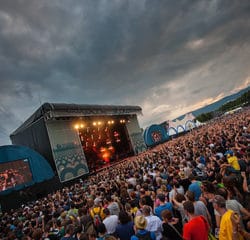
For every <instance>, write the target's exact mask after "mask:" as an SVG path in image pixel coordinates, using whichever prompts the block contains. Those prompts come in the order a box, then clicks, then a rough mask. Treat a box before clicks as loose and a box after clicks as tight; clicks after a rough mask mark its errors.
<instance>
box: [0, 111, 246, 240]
mask: <svg viewBox="0 0 250 240" xmlns="http://www.w3.org/2000/svg"><path fill="white" fill-rule="evenodd" d="M249 122H250V114H249V109H244V110H242V111H241V112H238V113H235V114H232V115H227V116H223V117H220V118H217V119H214V120H212V121H210V122H209V123H207V124H205V125H203V126H201V127H199V128H196V129H193V130H191V131H189V132H188V133H186V134H185V135H183V136H180V137H177V138H174V139H172V140H170V141H168V142H166V143H164V144H161V145H158V146H156V147H155V148H153V149H150V150H147V151H145V152H143V153H141V154H139V155H137V156H134V157H131V158H129V159H126V160H125V161H122V162H120V163H119V164H116V165H114V166H110V167H109V168H106V169H105V170H103V171H100V172H98V173H97V174H96V175H93V176H89V177H88V178H87V179H86V180H84V181H80V182H79V183H76V184H74V185H72V186H71V187H65V188H63V189H61V190H58V191H56V192H54V193H51V194H49V195H48V196H47V197H46V198H42V199H39V200H38V201H35V202H31V203H28V204H26V205H23V206H22V207H21V208H20V209H16V210H12V211H11V212H8V213H4V214H2V216H1V219H0V238H1V239H22V240H29V239H35V240H40V239H50V240H53V239H61V240H73V239H84V240H94V239H100V240H101V239H105V240H109V239H112V240H115V239H120V240H130V239H131V240H138V239H139V240H140V239H152V240H160V239H165V240H167V239H168V240H171V239H173V240H176V239H177V240H178V239H185V240H189V239H193V240H196V239H197V240H203V239H215V238H218V239H219V240H223V239H227V240H230V239H232V240H235V239H250V221H249V220H250V192H249V190H250V189H249V185H250V181H249V173H250V161H249V160H250V126H249Z"/></svg>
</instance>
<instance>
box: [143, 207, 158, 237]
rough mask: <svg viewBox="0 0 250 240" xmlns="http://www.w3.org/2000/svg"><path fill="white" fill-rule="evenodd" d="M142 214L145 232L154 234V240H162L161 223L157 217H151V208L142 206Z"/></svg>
mask: <svg viewBox="0 0 250 240" xmlns="http://www.w3.org/2000/svg"><path fill="white" fill-rule="evenodd" d="M142 214H143V216H144V217H145V218H146V220H147V226H146V230H147V231H149V232H154V233H155V236H156V240H161V239H162V221H161V219H160V218H159V217H157V216H155V215H153V213H152V208H151V207H150V206H147V205H144V206H143V208H142Z"/></svg>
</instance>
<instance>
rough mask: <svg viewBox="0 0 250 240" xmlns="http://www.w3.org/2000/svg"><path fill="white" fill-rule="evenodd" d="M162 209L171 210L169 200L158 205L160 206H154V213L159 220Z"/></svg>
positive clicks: (171, 206)
mask: <svg viewBox="0 0 250 240" xmlns="http://www.w3.org/2000/svg"><path fill="white" fill-rule="evenodd" d="M163 210H169V211H170V212H173V204H172V203H170V202H167V203H165V204H164V205H160V206H158V207H156V208H155V215H156V216H157V217H159V218H160V219H161V220H162V218H161V212H162V211H163Z"/></svg>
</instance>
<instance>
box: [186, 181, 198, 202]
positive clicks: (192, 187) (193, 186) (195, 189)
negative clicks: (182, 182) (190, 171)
mask: <svg viewBox="0 0 250 240" xmlns="http://www.w3.org/2000/svg"><path fill="white" fill-rule="evenodd" d="M188 190H189V191H191V192H193V193H194V198H195V201H198V200H199V198H200V196H201V188H200V185H199V183H198V182H193V183H191V184H190V185H189V187H188Z"/></svg>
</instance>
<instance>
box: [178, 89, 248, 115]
mask: <svg viewBox="0 0 250 240" xmlns="http://www.w3.org/2000/svg"><path fill="white" fill-rule="evenodd" d="M249 90H250V86H249V87H247V88H245V89H242V90H241V91H239V92H237V93H234V94H232V95H230V96H226V97H224V98H222V99H221V100H219V101H217V102H214V103H212V104H209V105H207V106H205V107H202V108H199V109H197V110H194V111H193V112H192V113H193V115H194V116H198V115H200V114H202V113H207V112H212V111H215V110H217V109H218V108H219V107H221V106H222V105H223V104H225V103H227V102H230V101H233V100H235V99H237V98H238V97H240V96H241V95H242V94H243V93H245V92H247V91H249ZM185 115H186V114H184V115H181V116H179V117H178V118H177V119H179V120H180V119H183V118H184V116H185Z"/></svg>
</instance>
